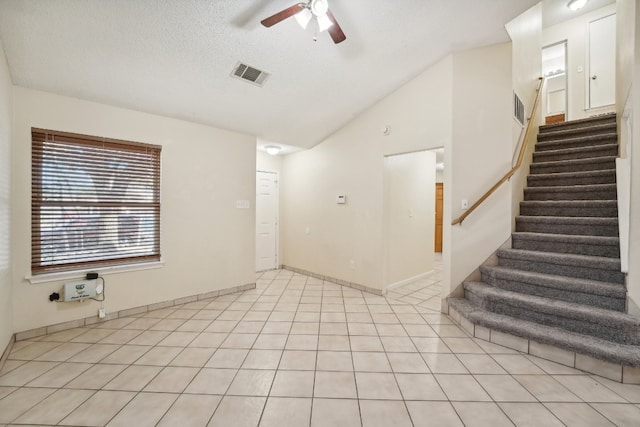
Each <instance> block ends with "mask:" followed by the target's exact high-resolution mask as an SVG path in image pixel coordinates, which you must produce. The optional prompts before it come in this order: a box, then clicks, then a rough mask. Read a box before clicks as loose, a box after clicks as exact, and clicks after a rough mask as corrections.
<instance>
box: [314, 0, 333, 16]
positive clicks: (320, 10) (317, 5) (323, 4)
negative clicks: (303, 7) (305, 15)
mask: <svg viewBox="0 0 640 427" xmlns="http://www.w3.org/2000/svg"><path fill="white" fill-rule="evenodd" d="M309 8H310V9H311V12H312V13H313V14H314V15H316V16H317V17H318V18H319V17H320V16H325V15H326V14H327V11H328V10H329V4H328V3H327V0H312V1H311V5H310V6H309Z"/></svg>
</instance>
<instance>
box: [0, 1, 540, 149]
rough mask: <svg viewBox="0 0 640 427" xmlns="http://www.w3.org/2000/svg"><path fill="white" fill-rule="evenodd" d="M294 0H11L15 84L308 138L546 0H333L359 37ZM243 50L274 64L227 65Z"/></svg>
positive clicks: (487, 39)
mask: <svg viewBox="0 0 640 427" xmlns="http://www.w3.org/2000/svg"><path fill="white" fill-rule="evenodd" d="M295 2H296V0H55V1H50V0H24V1H23V0H0V39H1V40H2V42H3V45H4V48H5V52H6V56H7V59H8V63H9V68H10V71H11V76H12V79H13V82H14V84H16V85H19V86H24V87H29V88H35V89H40V90H44V91H48V92H54V93H58V94H62V95H67V96H72V97H77V98H82V99H87V100H92V101H97V102H101V103H106V104H110V105H115V106H121V107H127V108H132V109H136V110H139V111H145V112H150V113H156V114H161V115H165V116H170V117H176V118H181V119H185V120H189V121H194V122H198V123H204V124H209V125H212V126H216V127H220V128H225V129H231V130H236V131H240V132H244V133H248V134H252V135H255V136H257V137H258V138H259V139H261V140H265V141H276V142H279V143H282V144H288V145H292V146H297V147H301V148H308V147H311V146H313V145H315V144H317V143H319V142H320V141H321V140H322V139H324V138H325V137H327V136H328V135H330V134H331V133H333V132H334V131H335V130H337V129H339V128H340V127H341V126H343V125H344V124H345V123H347V122H348V121H350V120H351V119H352V118H353V117H354V116H356V115H358V114H359V113H361V112H362V111H363V110H365V109H366V108H368V107H369V106H371V105H372V104H373V103H374V102H376V101H377V100H379V99H381V98H383V97H384V96H386V95H387V94H389V93H390V92H392V91H393V90H395V89H396V88H397V87H399V86H400V85H401V84H402V83H404V82H406V81H408V80H410V79H411V78H412V77H414V76H416V75H417V74H418V73H420V72H421V71H422V70H424V69H426V68H427V67H428V66H429V65H431V64H433V63H434V62H436V61H438V60H439V59H441V58H442V57H444V56H446V55H447V54H448V53H450V52H452V51H457V50H463V49H468V48H473V47H478V46H483V45H489V44H493V43H498V42H504V41H507V40H508V37H507V34H506V31H505V29H504V24H505V23H506V22H508V21H510V20H511V19H512V18H514V17H516V16H517V15H519V14H520V13H521V12H523V11H524V10H526V9H527V8H529V7H530V6H532V5H534V4H535V3H537V0H395V1H392V0H330V2H329V5H330V7H331V10H332V11H333V13H334V15H335V17H336V19H337V20H338V22H339V23H340V25H341V26H342V28H343V30H344V32H345V34H346V35H347V40H346V41H345V42H343V43H341V44H339V45H334V44H333V42H332V41H331V39H330V37H329V35H328V34H325V33H323V34H320V35H319V37H318V40H317V41H316V42H314V41H313V40H312V38H313V30H311V29H308V30H307V31H306V32H305V31H304V30H302V29H301V28H300V27H299V26H298V25H297V23H296V21H295V19H293V18H291V19H288V20H286V21H284V22H282V23H280V24H278V25H276V26H274V27H272V28H269V29H267V28H264V27H262V26H261V25H260V24H259V22H260V20H261V19H263V18H265V17H267V16H269V15H271V14H273V13H275V12H278V11H280V10H281V9H284V8H285V7H288V6H291V5H293V4H294V3H295ZM238 61H242V62H245V63H247V64H249V65H252V66H254V67H257V68H260V69H263V70H265V71H267V72H269V73H271V77H270V78H269V79H268V80H267V82H266V83H265V85H264V86H263V87H261V88H259V87H256V86H253V85H251V84H247V83H245V82H242V81H239V80H236V79H232V78H230V77H229V74H230V73H231V70H232V68H233V67H234V66H235V65H236V63H237V62H238Z"/></svg>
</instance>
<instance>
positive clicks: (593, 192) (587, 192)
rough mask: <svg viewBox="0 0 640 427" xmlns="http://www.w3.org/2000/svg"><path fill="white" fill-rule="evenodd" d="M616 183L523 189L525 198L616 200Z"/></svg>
mask: <svg viewBox="0 0 640 427" xmlns="http://www.w3.org/2000/svg"><path fill="white" fill-rule="evenodd" d="M617 194H618V193H617V187H616V184H587V185H556V186H546V187H529V188H525V189H524V199H525V200H616V199H617Z"/></svg>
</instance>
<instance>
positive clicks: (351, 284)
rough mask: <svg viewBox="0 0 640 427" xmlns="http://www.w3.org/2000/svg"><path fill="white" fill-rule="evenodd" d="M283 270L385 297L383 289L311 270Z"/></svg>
mask: <svg viewBox="0 0 640 427" xmlns="http://www.w3.org/2000/svg"><path fill="white" fill-rule="evenodd" d="M282 269H284V270H289V271H293V272H294V273H298V274H304V275H305V276H309V277H313V278H314V279H319V280H326V281H327V282H331V283H335V284H337V285H341V286H346V287H347V288H352V289H357V290H359V291H364V292H369V293H370V294H374V295H378V296H383V294H382V290H381V289H376V288H372V287H369V286H365V285H361V284H359V283H354V282H349V281H347V280H342V279H336V278H335V277H331V276H324V275H322V274H318V273H314V272H312V271H309V270H304V269H302V268H296V267H291V266H288V265H283V266H282Z"/></svg>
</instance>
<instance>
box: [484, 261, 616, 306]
mask: <svg viewBox="0 0 640 427" xmlns="http://www.w3.org/2000/svg"><path fill="white" fill-rule="evenodd" d="M480 272H481V274H482V280H483V281H484V282H486V283H489V282H490V283H489V284H490V285H492V286H495V287H501V285H500V284H496V283H498V282H496V281H495V280H510V281H513V282H519V283H528V284H531V285H535V286H540V287H543V288H546V289H559V290H563V291H570V292H579V293H589V294H593V295H595V296H609V297H611V298H622V299H624V298H626V295H627V290H626V288H625V287H624V285H621V284H619V283H611V282H602V281H598V280H593V279H581V278H577V277H565V276H558V275H555V274H544V273H537V272H531V271H525V270H516V269H513V268H509V267H504V266H500V265H491V266H489V265H483V266H481V267H480ZM485 279H489V281H487V280H485ZM508 290H509V289H508ZM534 295H538V296H544V295H543V294H534Z"/></svg>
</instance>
